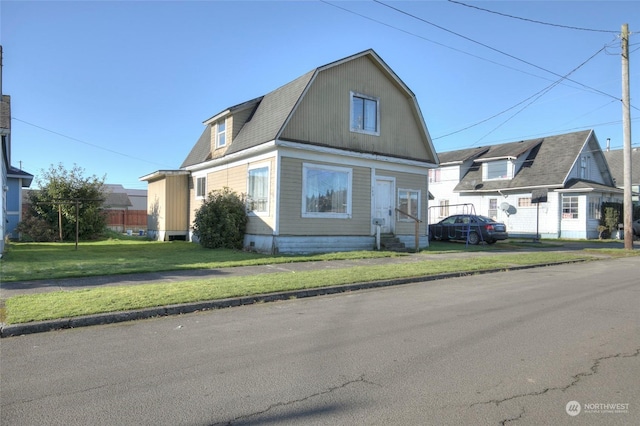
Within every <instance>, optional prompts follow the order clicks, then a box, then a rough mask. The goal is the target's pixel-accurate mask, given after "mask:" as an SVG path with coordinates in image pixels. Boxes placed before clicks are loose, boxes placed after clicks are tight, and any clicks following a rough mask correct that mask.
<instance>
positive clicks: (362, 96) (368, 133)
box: [349, 90, 380, 136]
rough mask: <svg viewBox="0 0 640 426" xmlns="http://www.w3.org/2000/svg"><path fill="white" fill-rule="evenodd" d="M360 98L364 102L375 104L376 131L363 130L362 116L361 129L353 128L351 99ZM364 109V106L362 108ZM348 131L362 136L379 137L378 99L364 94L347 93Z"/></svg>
mask: <svg viewBox="0 0 640 426" xmlns="http://www.w3.org/2000/svg"><path fill="white" fill-rule="evenodd" d="M354 97H355V98H360V99H364V100H369V101H374V102H375V103H376V129H375V130H374V131H371V130H366V129H365V128H364V115H363V117H362V120H363V123H362V129H360V128H358V127H354V122H353V98H354ZM363 107H364V106H363ZM349 131H350V132H353V133H361V134H364V135H372V136H380V98H379V97H376V96H371V95H365V94H364V93H360V92H354V91H353V90H352V91H350V92H349Z"/></svg>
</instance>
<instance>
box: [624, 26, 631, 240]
mask: <svg viewBox="0 0 640 426" xmlns="http://www.w3.org/2000/svg"><path fill="white" fill-rule="evenodd" d="M621 40H622V133H623V135H622V136H623V142H624V150H623V156H624V166H623V173H624V199H623V209H624V223H623V226H624V248H625V249H626V250H633V229H632V228H631V226H632V214H633V205H632V204H631V108H630V99H629V24H623V25H622V35H621Z"/></svg>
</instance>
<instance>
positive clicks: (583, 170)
mask: <svg viewBox="0 0 640 426" xmlns="http://www.w3.org/2000/svg"><path fill="white" fill-rule="evenodd" d="M580 179H589V159H588V157H586V156H585V157H581V158H580Z"/></svg>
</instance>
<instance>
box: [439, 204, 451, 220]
mask: <svg viewBox="0 0 640 426" xmlns="http://www.w3.org/2000/svg"><path fill="white" fill-rule="evenodd" d="M438 213H439V217H446V216H449V200H440V208H439V209H438Z"/></svg>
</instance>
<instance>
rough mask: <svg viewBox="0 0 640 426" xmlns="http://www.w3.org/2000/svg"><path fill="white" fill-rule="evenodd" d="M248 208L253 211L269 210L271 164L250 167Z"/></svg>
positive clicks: (257, 212) (258, 212) (266, 211)
mask: <svg viewBox="0 0 640 426" xmlns="http://www.w3.org/2000/svg"><path fill="white" fill-rule="evenodd" d="M247 180H248V182H247V185H248V188H247V210H249V211H250V212H252V213H256V214H260V213H268V212H269V166H264V167H256V168H252V169H249V176H248V179H247Z"/></svg>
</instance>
